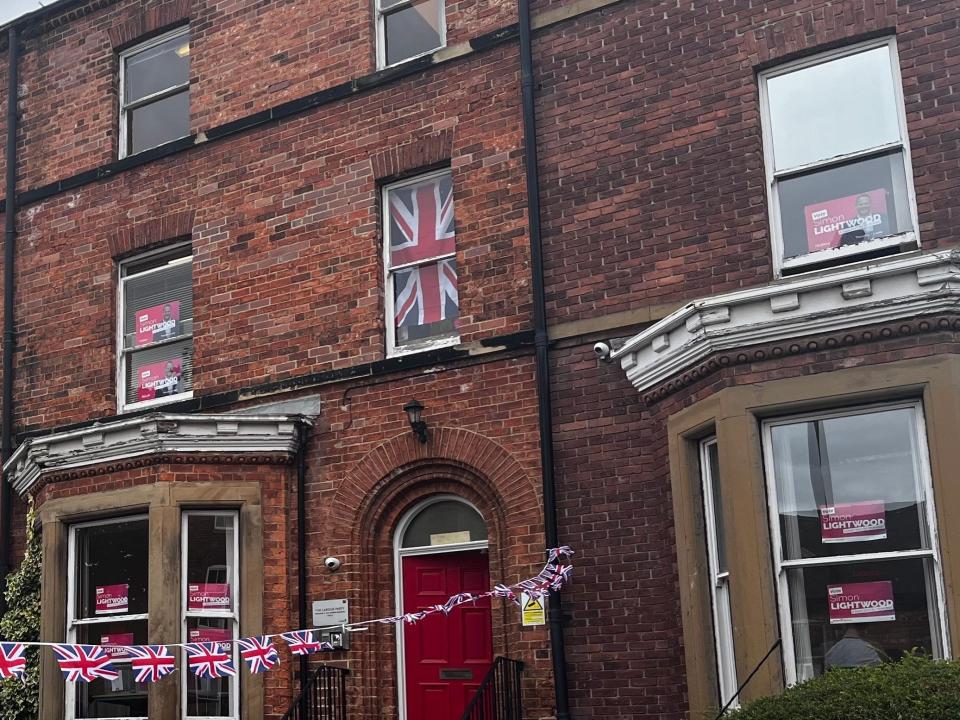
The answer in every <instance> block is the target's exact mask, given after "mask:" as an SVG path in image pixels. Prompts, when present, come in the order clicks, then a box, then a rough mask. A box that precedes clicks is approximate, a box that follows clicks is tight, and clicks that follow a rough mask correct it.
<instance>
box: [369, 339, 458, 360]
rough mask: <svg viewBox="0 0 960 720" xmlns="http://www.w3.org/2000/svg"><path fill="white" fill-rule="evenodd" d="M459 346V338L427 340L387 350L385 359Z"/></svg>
mask: <svg viewBox="0 0 960 720" xmlns="http://www.w3.org/2000/svg"><path fill="white" fill-rule="evenodd" d="M459 344H460V336H459V335H456V336H454V337H445V338H437V339H436V340H427V341H424V342H421V343H416V344H413V345H404V346H400V347H392V348H388V349H387V357H388V358H393V357H403V356H406V355H416V354H417V353H422V352H427V351H428V350H439V349H440V348H447V347H453V346H454V345H459Z"/></svg>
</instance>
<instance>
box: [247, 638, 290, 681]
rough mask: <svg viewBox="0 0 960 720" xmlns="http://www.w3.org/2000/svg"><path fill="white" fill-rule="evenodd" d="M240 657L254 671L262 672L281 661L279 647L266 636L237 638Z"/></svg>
mask: <svg viewBox="0 0 960 720" xmlns="http://www.w3.org/2000/svg"><path fill="white" fill-rule="evenodd" d="M237 644H238V645H239V646H240V657H242V658H243V659H244V661H245V662H246V663H247V667H249V668H250V672H252V673H262V672H265V671H266V670H269V669H270V668H272V667H274V666H275V665H278V664H279V663H280V655H278V654H277V649H276V648H275V647H274V646H273V643H272V642H270V638H268V637H265V636H260V637H251V638H242V639H240V640H237Z"/></svg>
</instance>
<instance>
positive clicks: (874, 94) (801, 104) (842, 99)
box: [767, 46, 900, 170]
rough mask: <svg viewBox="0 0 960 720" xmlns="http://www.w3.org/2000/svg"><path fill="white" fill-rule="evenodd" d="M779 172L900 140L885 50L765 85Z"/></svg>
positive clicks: (772, 79) (887, 54)
mask: <svg viewBox="0 0 960 720" xmlns="http://www.w3.org/2000/svg"><path fill="white" fill-rule="evenodd" d="M767 96H768V98H769V102H770V128H771V131H772V137H773V152H774V157H775V165H776V169H777V170H787V169H789V168H793V167H797V166H799V165H805V164H807V163H811V162H816V161H818V160H827V159H829V158H833V157H837V156H839V155H844V154H846V153H851V152H856V151H858V150H866V149H868V148H872V147H877V146H879V145H884V144H886V143H890V142H896V141H898V140H900V122H899V119H898V117H897V100H896V95H895V93H894V85H893V74H892V72H891V69H890V56H889V51H888V49H887V47H886V46H883V47H879V48H874V49H873V50H867V51H864V52H860V53H857V54H855V55H848V56H846V57H842V58H838V59H836V60H831V61H829V62H825V63H820V64H819V65H814V66H812V67H807V68H803V69H800V70H795V71H793V72H790V73H787V74H785V75H779V76H777V77H773V78H770V79H769V80H768V81H767Z"/></svg>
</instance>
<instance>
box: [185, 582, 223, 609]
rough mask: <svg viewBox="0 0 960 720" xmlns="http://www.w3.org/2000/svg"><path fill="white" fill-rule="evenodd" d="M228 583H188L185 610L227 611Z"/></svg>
mask: <svg viewBox="0 0 960 720" xmlns="http://www.w3.org/2000/svg"><path fill="white" fill-rule="evenodd" d="M229 609H230V583H188V584H187V610H229Z"/></svg>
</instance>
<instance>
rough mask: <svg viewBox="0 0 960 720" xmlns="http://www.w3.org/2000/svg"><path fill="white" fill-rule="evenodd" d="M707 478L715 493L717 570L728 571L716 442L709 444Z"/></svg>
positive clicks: (713, 493)
mask: <svg viewBox="0 0 960 720" xmlns="http://www.w3.org/2000/svg"><path fill="white" fill-rule="evenodd" d="M707 465H708V467H707V472H708V473H709V474H708V476H707V478H708V481H709V483H710V489H711V494H712V495H713V498H712V500H713V523H714V525H713V527H714V534H715V535H716V545H717V571H718V572H721V573H725V572H727V547H726V541H725V540H724V535H723V532H724V531H723V505H721V504H720V503H721V495H720V452H719V451H718V449H717V444H716V443H711V444H710V445H707Z"/></svg>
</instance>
